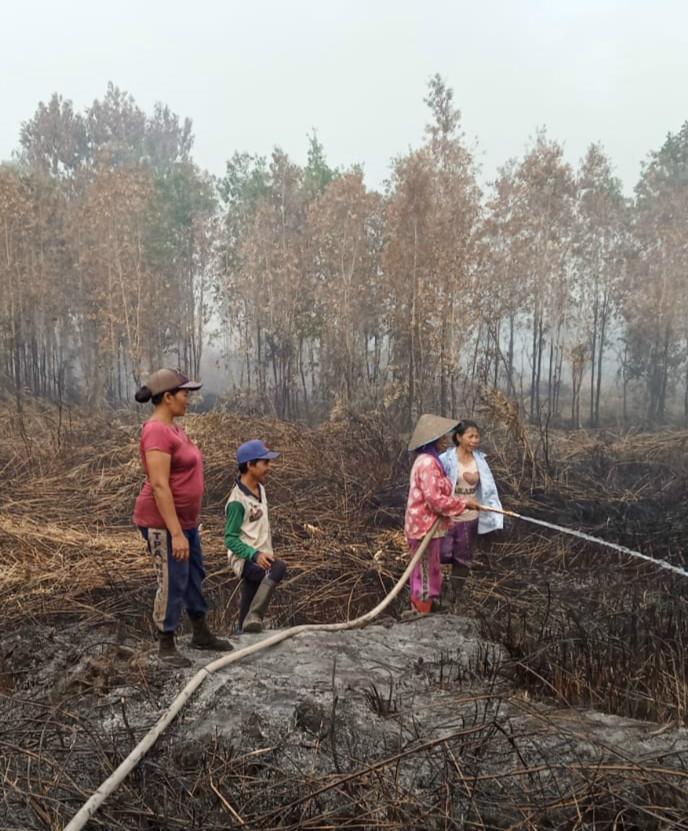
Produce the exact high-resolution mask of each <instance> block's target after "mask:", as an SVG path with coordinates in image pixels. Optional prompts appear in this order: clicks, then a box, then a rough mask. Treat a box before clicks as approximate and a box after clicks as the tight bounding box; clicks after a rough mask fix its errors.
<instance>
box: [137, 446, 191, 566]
mask: <svg viewBox="0 0 688 831" xmlns="http://www.w3.org/2000/svg"><path fill="white" fill-rule="evenodd" d="M171 465H172V457H171V456H170V455H169V453H163V452H162V450H148V451H147V452H146V467H147V468H148V479H149V480H150V483H151V487H152V488H153V496H154V498H155V504H156V505H157V506H158V510H159V511H160V516H161V517H162V518H163V520H164V521H165V525H166V526H167V530H168V531H169V532H170V534H171V535H172V554H173V556H174V558H175V560H186V559H188V557H189V541H188V540H187V538H186V536H185V535H184V532H183V531H182V526H181V525H180V523H179V517H178V516H177V511H176V510H175V507H174V498H173V497H172V491H171V489H170V468H171Z"/></svg>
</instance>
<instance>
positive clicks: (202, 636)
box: [190, 617, 234, 652]
mask: <svg viewBox="0 0 688 831" xmlns="http://www.w3.org/2000/svg"><path fill="white" fill-rule="evenodd" d="M191 627H192V629H193V637H192V638H191V644H190V645H191V646H192V647H193V648H194V649H209V650H212V651H214V652H230V651H231V650H232V649H234V647H233V646H232V644H231V643H230V642H229V641H227V640H225V639H224V638H217V637H215V635H213V633H212V632H211V631H210V629H208V622H207V621H206V619H205V618H204V617H197V618H191Z"/></svg>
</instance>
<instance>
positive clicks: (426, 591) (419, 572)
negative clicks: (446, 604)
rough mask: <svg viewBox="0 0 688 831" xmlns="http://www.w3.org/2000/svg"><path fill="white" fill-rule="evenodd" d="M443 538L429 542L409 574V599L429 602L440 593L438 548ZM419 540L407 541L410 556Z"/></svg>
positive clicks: (440, 569)
mask: <svg viewBox="0 0 688 831" xmlns="http://www.w3.org/2000/svg"><path fill="white" fill-rule="evenodd" d="M444 539H446V538H445V537H437V538H436V539H434V540H431V541H430V545H429V546H428V549H427V551H426V552H425V554H424V555H423V557H421V559H420V562H419V563H418V565H417V566H416V567H415V568H414V569H413V571H412V572H411V580H410V583H409V585H410V589H411V599H412V600H420V601H430V600H432V599H433V598H437V597H439V596H440V594H441V593H442V568H441V566H440V547H441V545H442V542H443V541H444ZM420 543H421V540H408V544H409V548H410V549H411V554H415V552H416V551H417V549H418V546H419V545H420Z"/></svg>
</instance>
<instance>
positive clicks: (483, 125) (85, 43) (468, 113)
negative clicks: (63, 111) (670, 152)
mask: <svg viewBox="0 0 688 831" xmlns="http://www.w3.org/2000/svg"><path fill="white" fill-rule="evenodd" d="M11 22H12V25H11V26H6V27H5V28H4V30H3V33H2V35H0V46H1V47H2V48H1V52H0V54H1V57H0V66H1V67H2V72H1V73H0V78H1V79H2V80H1V81H0V84H2V87H1V88H2V97H3V101H4V103H5V118H4V119H3V124H2V126H1V127H0V159H2V160H8V159H9V158H10V157H11V154H12V152H13V151H15V150H16V149H17V147H18V144H19V130H20V126H21V123H22V122H23V121H26V120H27V119H29V118H31V116H32V115H33V113H34V111H35V109H36V106H37V105H38V102H39V101H41V100H42V101H47V100H48V99H49V98H50V96H51V95H52V93H53V92H58V93H60V94H61V95H63V96H64V97H65V98H67V99H70V100H71V101H73V103H74V106H75V108H76V109H77V110H79V111H81V110H83V109H84V108H86V107H87V106H89V105H90V104H91V103H92V101H93V100H94V99H96V98H102V96H103V95H104V93H105V91H106V88H107V83H108V82H109V81H112V82H113V83H114V84H115V85H116V86H118V87H120V88H121V89H124V90H126V91H127V92H129V93H131V94H132V95H133V97H134V98H135V99H136V101H137V103H138V104H139V106H140V107H142V108H143V109H144V110H146V111H147V112H150V111H151V110H152V107H153V105H154V103H155V102H156V101H162V102H163V103H165V104H167V105H169V107H170V108H171V109H172V110H174V111H175V112H176V113H178V114H179V115H180V116H183V117H189V118H191V119H192V121H193V125H194V134H195V144H194V158H195V160H196V162H197V163H198V164H199V165H200V166H201V167H202V168H204V169H207V170H208V171H210V172H211V173H213V174H216V175H220V174H221V173H222V172H223V169H224V164H225V161H226V160H227V159H228V158H230V157H231V155H232V154H233V153H234V152H235V151H237V150H240V151H244V150H245V151H249V152H251V153H258V154H261V155H267V154H269V153H270V151H271V149H272V148H273V146H275V145H279V146H280V147H282V148H283V149H284V150H285V151H286V152H287V153H289V155H290V156H292V157H293V158H294V160H295V161H297V162H303V161H304V160H305V155H306V149H307V134H308V133H309V132H310V131H311V130H312V129H313V128H315V129H317V131H318V134H319V137H320V139H321V141H322V143H323V145H324V147H325V151H326V153H327V158H328V161H329V162H330V164H331V165H333V166H338V167H348V166H350V165H352V164H357V163H358V164H362V165H363V167H364V169H365V171H366V180H367V183H368V184H369V186H371V187H380V186H381V184H382V182H383V181H384V179H385V178H386V177H387V175H388V173H389V165H390V161H391V159H392V158H393V157H394V156H396V155H398V154H401V153H404V152H405V151H406V150H407V149H408V148H409V147H410V146H411V147H413V146H418V145H419V144H420V142H421V141H422V138H423V128H424V125H425V123H426V121H427V112H426V107H425V105H424V103H423V97H424V96H425V94H426V86H427V81H428V78H429V77H430V76H431V75H432V74H434V73H435V72H438V73H440V74H441V75H442V77H443V78H444V79H445V80H446V81H447V83H448V84H449V85H450V86H451V87H452V88H453V89H454V92H455V100H456V103H457V105H458V106H459V108H460V109H461V111H462V116H463V119H462V123H463V129H464V131H465V133H466V137H467V140H468V141H469V142H470V143H474V142H477V160H478V162H479V163H480V165H481V168H482V173H481V180H482V181H483V182H485V181H488V180H490V179H492V178H493V177H494V175H495V173H496V170H497V168H498V167H499V166H500V165H502V164H503V163H504V162H506V161H507V159H509V158H510V157H514V156H519V155H521V154H522V153H523V150H524V149H525V147H526V146H527V143H528V140H529V137H532V136H533V135H534V133H535V131H536V129H537V128H538V127H539V126H545V127H546V128H547V132H548V134H549V136H550V137H551V138H553V139H556V140H558V141H560V142H562V143H563V144H564V146H565V150H566V157H567V159H568V161H569V162H571V163H572V164H574V165H575V164H577V163H578V161H579V160H580V158H581V157H582V156H583V154H584V152H585V150H586V148H587V146H588V145H589V144H590V143H591V142H593V141H594V142H601V143H602V144H603V146H604V148H605V150H606V152H607V153H608V154H609V156H610V157H611V159H612V162H613V164H614V166H615V171H616V173H617V175H618V176H619V177H620V178H621V180H622V182H623V185H624V189H625V191H626V192H627V193H629V192H630V191H631V190H632V188H633V186H634V184H635V182H636V181H637V178H638V175H639V172H640V165H641V162H642V161H643V160H644V159H645V158H646V157H647V154H648V153H649V152H650V151H652V150H655V149H657V148H659V146H660V145H661V143H662V142H663V140H664V138H665V136H666V134H667V132H675V131H677V130H678V129H679V128H680V126H681V124H682V123H683V122H684V121H685V120H686V119H687V118H688V107H686V106H685V105H684V104H683V101H682V100H681V98H682V96H680V95H677V94H676V92H675V90H676V88H677V86H678V85H679V84H680V81H681V80H682V78H683V77H684V76H685V75H686V70H688V5H685V4H679V3H678V2H673V0H660V2H656V3H653V4H650V3H648V2H635V0H628V2H621V0H602V2H589V1H588V0H583V1H582V2H580V1H579V2H561V3H557V4H556V5H555V4H551V3H549V4H548V3H545V2H536V1H535V0H526V1H524V2H519V3H507V2H499V1H498V0H489V1H488V2H486V3H483V4H482V5H481V6H480V7H479V8H476V7H475V6H474V4H469V3H466V2H454V3H449V2H437V0H434V1H433V2H427V3H422V4H421V3H411V2H395V3H394V4H392V3H391V2H387V0H384V2H379V3H376V4H374V6H373V7H372V8H369V7H368V6H366V5H364V4H363V3H361V2H353V3H347V4H344V3H342V2H339V0H337V1H336V2H331V3H327V4H316V3H313V2H304V0H301V2H291V3H284V4H281V3H276V2H257V3H253V4H251V5H250V6H248V5H246V4H239V3H234V2H228V3H217V2H207V1H206V2H200V3H197V4H195V6H194V7H193V14H190V13H189V7H188V6H187V5H185V4H182V3H179V2H178V1H177V0H175V1H174V2H171V3H165V4H163V3H160V2H157V0H155V2H149V3H146V4H135V3H132V2H131V0H124V2H122V3H120V4H118V6H117V7H116V8H113V9H107V8H104V7H103V8H99V9H98V14H97V17H96V16H94V13H93V6H92V5H91V4H89V5H87V4H86V3H85V2H83V0H75V1H74V2H70V3H67V4H62V5H60V6H57V5H55V4H48V3H38V2H27V3H25V4H24V5H23V6H22V7H19V8H16V9H14V10H13V11H12V13H11Z"/></svg>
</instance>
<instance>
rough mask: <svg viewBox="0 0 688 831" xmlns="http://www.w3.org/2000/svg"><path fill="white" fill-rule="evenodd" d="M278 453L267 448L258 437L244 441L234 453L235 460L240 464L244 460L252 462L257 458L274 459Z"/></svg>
mask: <svg viewBox="0 0 688 831" xmlns="http://www.w3.org/2000/svg"><path fill="white" fill-rule="evenodd" d="M278 456H279V453H276V452H275V451H274V450H269V449H268V448H267V447H266V446H265V443H264V442H262V441H261V440H260V439H251V441H246V442H244V443H243V444H242V445H241V446H240V447H239V448H238V449H237V453H236V458H237V462H238V463H239V464H240V465H241V464H244V463H245V462H254V461H256V460H257V459H276V458H277V457H278Z"/></svg>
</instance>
